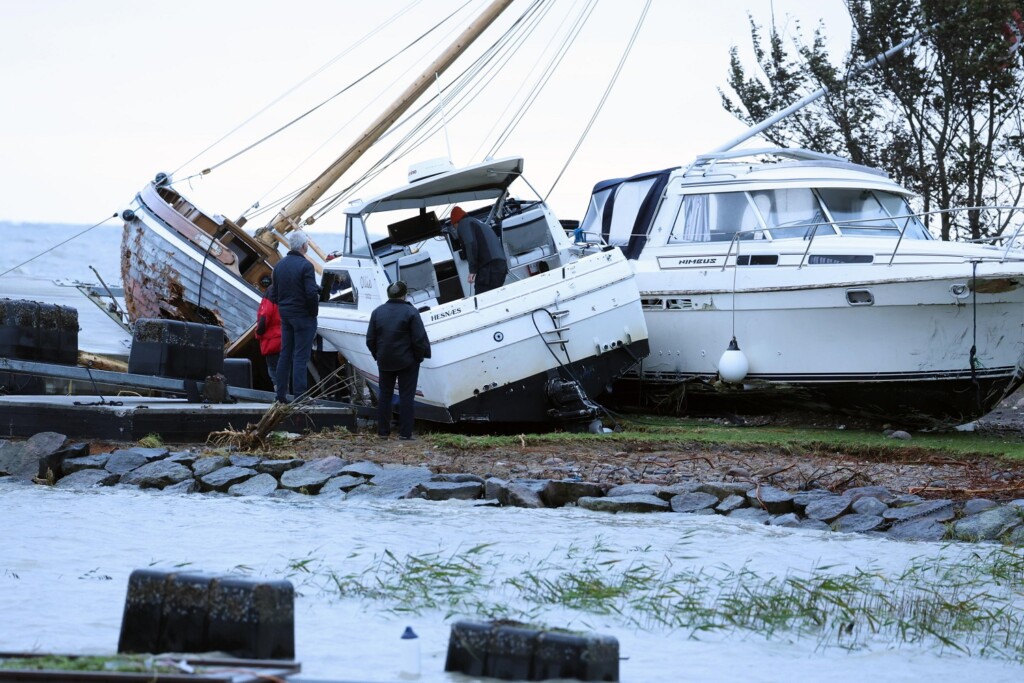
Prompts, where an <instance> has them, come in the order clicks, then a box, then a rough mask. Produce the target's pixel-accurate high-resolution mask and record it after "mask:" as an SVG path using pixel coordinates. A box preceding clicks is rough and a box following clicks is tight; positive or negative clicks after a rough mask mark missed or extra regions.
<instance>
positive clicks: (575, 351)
mask: <svg viewBox="0 0 1024 683" xmlns="http://www.w3.org/2000/svg"><path fill="white" fill-rule="evenodd" d="M522 169H523V160H522V159H521V158H507V159H500V160H495V161H488V162H486V163H482V164H477V165H474V166H469V167H467V168H464V169H461V170H451V171H443V172H440V173H436V174H435V175H433V176H432V177H426V178H421V179H420V180H417V181H416V182H413V183H410V184H408V185H405V186H402V187H399V188H397V189H395V190H392V191H390V192H386V193H384V194H381V195H378V196H376V197H373V198H371V199H368V200H366V201H357V202H355V203H353V204H351V205H350V206H349V207H347V208H346V209H345V214H346V235H345V242H344V244H345V247H344V249H343V251H342V253H341V254H340V255H339V256H338V257H337V258H334V259H332V260H330V261H328V262H327V263H326V264H325V266H324V273H323V280H322V288H323V297H324V300H323V301H322V303H321V304H320V315H319V332H320V335H321V336H322V337H323V338H324V339H325V340H327V341H328V342H330V343H331V344H332V345H333V346H334V347H336V348H337V349H338V350H339V351H340V352H341V353H342V354H343V355H344V356H345V358H346V359H347V360H348V362H349V363H351V364H352V366H353V367H354V368H355V369H356V371H357V372H358V373H359V374H360V375H362V376H363V377H364V378H365V379H366V380H367V382H368V383H369V384H370V386H371V387H375V386H376V383H377V369H376V363H375V362H374V360H373V358H372V357H371V355H370V353H369V351H368V349H367V348H366V330H367V325H368V322H369V318H370V313H371V312H372V311H373V309H374V308H376V307H377V306H378V305H380V304H381V303H383V302H384V301H386V300H387V296H386V292H385V290H386V289H387V287H388V285H389V284H390V283H392V282H394V281H396V280H399V279H400V280H402V281H403V282H405V283H406V284H407V285H408V287H409V296H408V300H409V301H410V302H412V303H413V304H414V305H416V306H417V308H419V310H420V311H421V316H422V318H423V323H424V326H425V328H426V331H427V335H428V337H429V338H430V341H431V347H432V357H431V358H429V359H427V360H425V361H424V362H423V364H422V366H421V368H420V374H419V383H418V385H417V392H416V394H417V395H416V415H417V417H418V418H421V419H428V420H433V421H437V422H490V423H496V422H502V423H509V422H513V423H534V422H552V421H555V422H563V421H567V420H585V419H592V418H594V417H596V416H597V415H598V406H597V405H595V404H594V403H593V401H592V399H593V398H595V397H596V396H598V395H599V394H601V393H602V392H603V391H604V390H605V389H606V388H608V387H609V386H610V385H611V384H612V382H614V380H616V379H617V378H618V377H620V376H621V375H622V374H623V373H625V372H626V371H627V370H629V369H630V368H631V367H633V366H635V365H636V364H637V363H638V362H639V361H640V359H642V358H643V357H645V356H646V355H647V352H648V342H647V328H646V325H645V322H644V315H643V311H642V309H641V305H640V296H639V292H638V290H637V286H636V281H635V279H634V274H633V269H632V267H631V265H630V264H629V262H628V261H627V260H626V259H625V258H624V257H623V255H622V253H621V252H620V251H619V250H618V249H613V248H606V249H604V250H600V251H596V252H595V253H590V254H587V255H581V254H580V250H579V248H578V247H577V246H575V245H574V244H573V243H572V242H571V240H570V239H569V238H568V237H567V236H566V234H565V231H564V230H563V229H562V226H561V224H560V223H559V222H558V220H557V219H556V218H555V216H554V215H553V214H552V212H551V210H550V209H549V207H548V206H547V205H546V204H545V203H544V202H543V201H540V200H537V201H523V200H520V199H516V198H515V197H514V196H513V195H512V194H511V190H510V186H511V185H512V184H513V182H514V181H515V180H517V179H518V178H519V177H520V175H521V174H522ZM412 175H413V174H412V172H410V177H412ZM455 203H459V204H462V205H463V206H464V207H466V208H467V209H469V210H470V211H469V212H470V214H471V215H473V216H475V217H477V218H479V219H481V220H483V221H485V222H486V223H488V224H490V225H492V226H493V227H495V228H497V229H499V230H500V232H501V238H502V242H503V246H504V249H505V252H506V257H507V260H508V264H509V275H508V277H507V278H506V281H505V285H504V286H502V287H499V288H497V289H494V290H491V291H488V292H484V293H482V294H478V295H477V294H474V293H473V291H472V290H471V286H470V284H469V282H468V280H467V275H468V264H467V262H466V261H465V259H464V258H463V256H462V255H461V254H460V251H459V245H458V244H457V243H455V244H453V238H451V237H449V236H448V234H447V233H443V232H442V227H443V224H444V222H443V221H441V220H439V219H438V217H437V213H436V211H431V210H430V209H432V208H445V207H449V206H451V205H452V204H455ZM384 228H386V236H383V235H384ZM373 235H382V236H381V237H379V238H376V239H375V238H373V237H372V236H373Z"/></svg>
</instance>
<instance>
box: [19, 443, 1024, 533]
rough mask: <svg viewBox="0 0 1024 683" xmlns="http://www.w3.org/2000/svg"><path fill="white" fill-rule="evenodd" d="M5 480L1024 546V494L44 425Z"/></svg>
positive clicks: (22, 448) (22, 445)
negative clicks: (127, 439)
mask: <svg viewBox="0 0 1024 683" xmlns="http://www.w3.org/2000/svg"><path fill="white" fill-rule="evenodd" d="M0 477H4V478H8V479H13V480H18V481H23V482H26V483H32V482H34V483H35V484H41V485H51V486H54V487H55V488H59V489H70V490H85V489H91V488H97V487H103V486H130V487H137V488H141V489H151V490H155V491H161V492H163V493H178V494H194V493H200V494H202V493H217V494H225V495H233V496H274V497H278V498H282V497H283V498H296V499H304V498H308V497H310V496H316V497H318V498H320V499H323V500H327V499H333V500H339V499H346V498H358V497H374V498H391V499H398V498H422V499H426V500H432V501H444V500H452V499H456V500H466V501H473V502H474V504H477V505H486V506H515V507H525V508H557V507H562V506H566V505H575V506H578V507H581V508H584V509H587V510H593V511H598V512H610V513H616V512H634V513H635V512H644V513H670V514H696V515H723V516H727V517H729V518H732V519H737V520H742V521H745V522H748V523H754V524H767V525H771V526H777V527H791V528H803V529H815V530H822V531H825V530H831V531H834V532H845V533H851V532H859V533H871V534H878V535H884V536H885V537H887V538H891V539H894V540H909V541H940V540H956V541H998V542H1003V543H1008V544H1012V545H1017V546H1020V545H1024V498H1022V499H1015V500H1009V501H999V502H997V501H995V500H991V499H987V498H969V499H966V500H953V499H943V498H937V499H936V498H932V499H925V498H923V497H921V496H919V495H916V494H912V493H901V492H898V491H894V490H891V489H889V488H887V487H885V486H877V485H869V486H854V487H851V488H847V489H846V490H844V491H842V492H838V493H837V492H833V491H830V490H827V489H810V490H795V491H793V490H786V489H783V488H780V487H777V486H773V485H770V484H766V483H757V482H751V481H721V480H718V481H714V480H702V481H698V480H689V481H683V482H678V483H671V484H658V483H625V484H612V483H608V482H594V481H584V480H583V479H582V478H580V477H567V478H560V479H556V478H525V477H510V478H501V477H497V476H481V475H479V474H474V473H471V472H451V471H449V472H439V471H436V470H434V469H431V468H429V467H427V466H425V465H423V464H399V463H384V464H381V463H378V462H373V461H371V460H369V459H358V460H354V461H350V460H347V459H345V458H342V457H339V456H337V455H328V456H323V457H315V458H312V459H303V458H284V459H281V458H274V457H262V456H257V455H247V454H240V453H232V454H227V455H225V454H208V453H203V452H201V451H200V450H198V449H189V450H178V451H173V450H171V449H170V448H167V447H157V448H144V447H140V446H132V447H128V448H117V449H114V450H112V451H110V452H97V453H90V447H89V445H88V444H70V443H69V442H68V440H67V439H66V438H65V437H64V436H63V435H61V434H57V433H54V432H44V433H41V434H37V435H35V436H33V437H32V438H30V439H28V440H27V441H24V442H13V441H2V442H0Z"/></svg>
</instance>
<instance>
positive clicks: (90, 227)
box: [0, 213, 117, 277]
mask: <svg viewBox="0 0 1024 683" xmlns="http://www.w3.org/2000/svg"><path fill="white" fill-rule="evenodd" d="M115 218H117V214H116V213H115V214H114V215H112V216H110V217H109V218H104V219H103V220H101V221H100V222H99V223H96V224H95V225H90V226H89V227H88V228H86V229H85V230H83V231H82V232H79V233H76V234H74V235H72V236H71V237H69V238H67V239H66V240H64V241H63V242H59V243H57V244H55V245H53V246H52V247H50V248H49V249H46V250H44V251H41V252H40V253H38V254H36V255H35V256H33V257H32V258H28V259H25V260H24V261H22V262H21V263H19V264H18V265H16V266H12V267H11V268H8V269H7V270H5V271H4V272H2V273H0V277H3V276H4V275H7V274H8V273H10V272H11V271H14V270H17V269H18V268H21V267H22V266H24V265H25V264H27V263H31V262H32V261H35V260H36V259H37V258H39V257H40V256H45V255H46V254H49V253H50V252H51V251H53V250H54V249H56V248H57V247H62V246H64V245H65V244H67V243H68V242H70V241H71V240H75V239H78V238H79V237H81V236H82V235H84V234H85V233H87V232H89V231H90V230H92V229H94V228H98V227H100V226H101V225H103V224H104V223H106V222H107V221H110V220H113V219H115Z"/></svg>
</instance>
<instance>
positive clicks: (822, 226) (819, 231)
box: [750, 188, 836, 239]
mask: <svg viewBox="0 0 1024 683" xmlns="http://www.w3.org/2000/svg"><path fill="white" fill-rule="evenodd" d="M750 197H751V199H752V200H753V202H754V205H755V206H756V207H757V210H758V213H760V214H761V218H762V219H764V223H765V226H767V228H768V231H769V234H771V236H772V239H782V238H786V237H802V238H804V239H810V237H811V236H812V235H814V236H818V237H820V236H821V235H834V234H835V232H836V230H835V228H834V227H832V225H831V224H830V223H829V222H828V219H827V218H826V217H825V212H824V211H822V210H821V204H819V203H818V198H817V197H815V196H814V191H813V190H811V189H810V188H793V189H788V190H758V191H756V192H751V193H750Z"/></svg>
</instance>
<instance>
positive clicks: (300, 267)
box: [274, 230, 320, 403]
mask: <svg viewBox="0 0 1024 683" xmlns="http://www.w3.org/2000/svg"><path fill="white" fill-rule="evenodd" d="M288 247H289V251H288V253H287V254H286V255H285V257H284V258H283V259H281V260H280V261H279V262H278V264H277V265H276V266H274V289H275V293H276V295H277V310H278V312H279V313H280V316H281V356H280V358H278V361H277V383H276V385H277V386H276V391H277V400H278V401H279V402H281V403H287V402H288V381H289V379H290V380H291V387H292V393H293V394H294V395H295V397H296V398H298V397H300V396H302V395H303V394H305V393H306V387H307V381H306V365H307V364H308V363H309V356H310V354H311V352H312V350H313V338H314V337H315V336H316V317H317V314H318V313H319V310H320V288H319V287H317V285H316V272H315V271H314V269H313V264H312V263H310V261H309V260H308V259H307V258H306V252H307V251H308V250H309V237H308V236H307V235H306V233H304V232H303V231H301V230H295V231H293V232H290V233H288Z"/></svg>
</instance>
